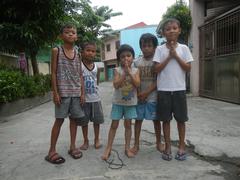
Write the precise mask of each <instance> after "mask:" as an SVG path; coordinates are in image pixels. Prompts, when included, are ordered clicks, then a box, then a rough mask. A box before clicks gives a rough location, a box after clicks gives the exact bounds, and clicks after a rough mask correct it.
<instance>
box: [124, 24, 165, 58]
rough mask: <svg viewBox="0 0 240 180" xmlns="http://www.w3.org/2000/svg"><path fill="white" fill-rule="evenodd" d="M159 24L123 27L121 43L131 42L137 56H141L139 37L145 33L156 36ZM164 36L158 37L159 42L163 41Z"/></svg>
mask: <svg viewBox="0 0 240 180" xmlns="http://www.w3.org/2000/svg"><path fill="white" fill-rule="evenodd" d="M156 29H157V25H152V26H146V27H142V28H134V29H123V30H121V31H120V39H121V41H120V42H121V44H129V45H131V46H132V47H133V49H134V51H135V57H138V56H141V55H142V53H141V49H140V47H139V39H140V36H141V35H142V34H144V33H152V34H154V35H155V36H157V34H156ZM163 40H164V39H163V38H158V42H159V44H160V43H161V42H162V41H163Z"/></svg>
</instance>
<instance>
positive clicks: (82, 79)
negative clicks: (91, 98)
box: [80, 62, 85, 105]
mask: <svg viewBox="0 0 240 180" xmlns="http://www.w3.org/2000/svg"><path fill="white" fill-rule="evenodd" d="M80 72H81V73H80V81H81V96H80V104H81V105H83V104H84V103H85V86H84V78H83V71H82V62H80Z"/></svg>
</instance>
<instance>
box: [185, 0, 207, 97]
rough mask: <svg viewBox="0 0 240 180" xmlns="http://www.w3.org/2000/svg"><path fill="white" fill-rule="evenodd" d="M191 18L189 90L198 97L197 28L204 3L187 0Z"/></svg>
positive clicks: (202, 18)
mask: <svg viewBox="0 0 240 180" xmlns="http://www.w3.org/2000/svg"><path fill="white" fill-rule="evenodd" d="M189 5H190V9H191V16H192V29H191V33H190V39H189V44H191V45H192V54H193V58H194V62H192V63H191V65H192V70H191V75H190V89H191V92H192V94H193V95H194V96H198V95H199V73H200V71H199V48H201V47H199V30H198V27H199V26H200V25H202V24H203V23H204V1H202V0H189Z"/></svg>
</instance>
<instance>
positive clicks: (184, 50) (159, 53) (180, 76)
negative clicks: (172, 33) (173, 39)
mask: <svg viewBox="0 0 240 180" xmlns="http://www.w3.org/2000/svg"><path fill="white" fill-rule="evenodd" d="M176 52H177V54H178V56H179V57H180V58H181V59H182V60H184V61H185V62H187V63H188V62H191V61H193V57H192V54H191V52H190V50H189V48H188V47H187V46H186V45H184V44H179V43H177V48H176ZM168 55H169V49H168V48H167V46H166V44H163V45H161V46H158V47H157V48H156V51H155V54H154V57H153V61H154V62H158V63H162V62H163V61H165V60H166V58H167V57H168ZM185 77H186V71H184V70H183V69H182V68H181V67H180V65H179V64H178V62H177V60H176V59H171V60H170V61H169V62H168V64H167V65H166V66H165V68H164V69H163V70H162V71H161V72H160V73H158V76H157V89H158V91H181V90H186V82H185Z"/></svg>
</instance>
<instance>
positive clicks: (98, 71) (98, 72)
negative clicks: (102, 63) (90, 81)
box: [97, 68, 101, 85]
mask: <svg viewBox="0 0 240 180" xmlns="http://www.w3.org/2000/svg"><path fill="white" fill-rule="evenodd" d="M100 73H101V72H100V70H99V68H97V85H99V82H100Z"/></svg>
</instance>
